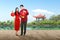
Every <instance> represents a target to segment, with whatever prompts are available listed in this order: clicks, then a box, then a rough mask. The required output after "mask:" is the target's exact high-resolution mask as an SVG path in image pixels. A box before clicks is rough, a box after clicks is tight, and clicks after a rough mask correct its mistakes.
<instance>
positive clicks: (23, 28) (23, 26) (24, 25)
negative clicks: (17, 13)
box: [21, 22, 27, 35]
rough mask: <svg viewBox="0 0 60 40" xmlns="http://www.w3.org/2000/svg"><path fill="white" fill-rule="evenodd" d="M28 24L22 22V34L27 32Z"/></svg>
mask: <svg viewBox="0 0 60 40" xmlns="http://www.w3.org/2000/svg"><path fill="white" fill-rule="evenodd" d="M26 26H27V22H21V35H23V33H24V35H25V34H26Z"/></svg>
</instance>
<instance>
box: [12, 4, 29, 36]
mask: <svg viewBox="0 0 60 40" xmlns="http://www.w3.org/2000/svg"><path fill="white" fill-rule="evenodd" d="M20 9H21V10H20V12H19V8H18V7H16V9H15V12H13V11H12V13H11V16H12V17H14V16H15V20H14V28H15V31H16V36H18V31H19V28H20V25H21V36H22V35H23V34H24V35H25V34H26V26H27V16H28V14H29V13H28V10H27V9H25V8H24V5H20Z"/></svg>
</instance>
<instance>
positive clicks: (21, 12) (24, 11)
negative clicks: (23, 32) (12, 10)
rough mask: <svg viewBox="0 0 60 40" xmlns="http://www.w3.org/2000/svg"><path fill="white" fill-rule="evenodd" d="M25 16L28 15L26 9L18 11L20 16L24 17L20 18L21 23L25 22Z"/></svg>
mask: <svg viewBox="0 0 60 40" xmlns="http://www.w3.org/2000/svg"><path fill="white" fill-rule="evenodd" d="M27 15H29V13H28V10H27V9H22V10H20V16H24V18H22V17H21V22H27Z"/></svg>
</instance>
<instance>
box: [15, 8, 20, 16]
mask: <svg viewBox="0 0 60 40" xmlns="http://www.w3.org/2000/svg"><path fill="white" fill-rule="evenodd" d="M17 9H18V14H19V8H18V7H16V9H15V15H16V10H17Z"/></svg>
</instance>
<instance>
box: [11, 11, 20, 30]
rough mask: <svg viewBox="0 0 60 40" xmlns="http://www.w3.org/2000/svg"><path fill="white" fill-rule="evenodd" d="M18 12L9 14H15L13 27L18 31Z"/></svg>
mask: <svg viewBox="0 0 60 40" xmlns="http://www.w3.org/2000/svg"><path fill="white" fill-rule="evenodd" d="M18 13H19V12H15V13H11V16H12V17H14V16H15V20H14V28H15V30H16V31H18V30H19V28H20V16H19V14H18Z"/></svg>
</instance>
